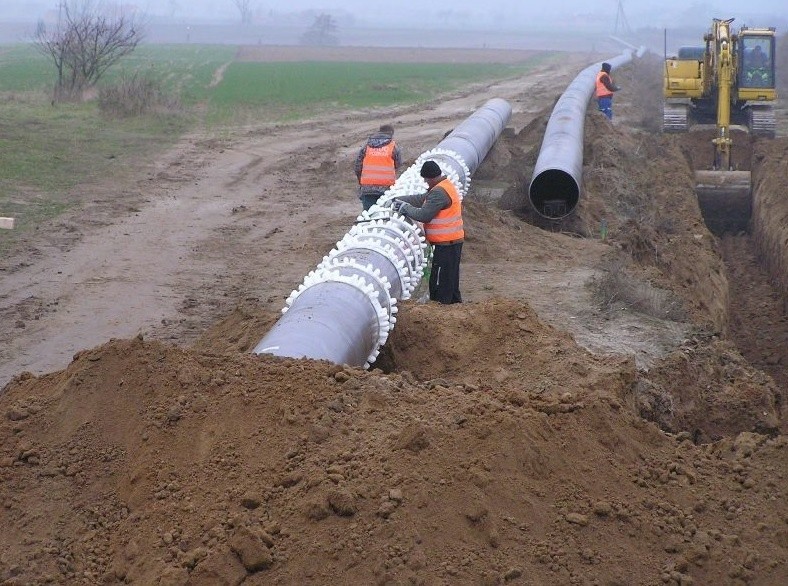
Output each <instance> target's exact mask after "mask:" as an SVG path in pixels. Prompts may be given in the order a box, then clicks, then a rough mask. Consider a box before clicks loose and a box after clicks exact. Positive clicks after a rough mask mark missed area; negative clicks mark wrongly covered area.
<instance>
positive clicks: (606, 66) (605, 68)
mask: <svg viewBox="0 0 788 586" xmlns="http://www.w3.org/2000/svg"><path fill="white" fill-rule="evenodd" d="M602 71H604V72H605V73H610V63H603V64H602Z"/></svg>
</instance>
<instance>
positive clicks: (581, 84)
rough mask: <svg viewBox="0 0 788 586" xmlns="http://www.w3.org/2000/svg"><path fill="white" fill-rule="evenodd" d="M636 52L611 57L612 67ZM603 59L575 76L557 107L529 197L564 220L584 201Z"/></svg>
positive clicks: (543, 211) (546, 214)
mask: <svg viewBox="0 0 788 586" xmlns="http://www.w3.org/2000/svg"><path fill="white" fill-rule="evenodd" d="M631 60H632V51H630V50H627V51H625V52H624V53H622V54H621V55H619V56H617V57H614V58H612V59H608V60H607V63H610V66H611V68H612V69H616V68H617V67H620V66H621V65H624V64H626V63H629V62H630V61H631ZM601 67H602V61H600V62H599V63H595V64H594V65H589V66H588V67H586V68H585V69H584V70H583V71H581V72H580V74H579V75H578V76H577V77H575V79H574V80H573V81H572V83H571V84H569V86H568V87H567V88H566V91H564V93H563V94H561V97H560V98H559V99H558V102H556V105H555V107H554V108H553V112H552V114H550V119H549V120H548V121H547V128H546V130H545V133H544V138H543V139H542V147H541V149H540V150H539V157H538V158H537V160H536V166H535V167H534V174H533V179H532V180H531V184H530V186H529V188H528V197H529V200H530V202H531V205H532V206H533V208H534V210H536V212H537V213H538V214H540V215H541V216H544V217H546V218H551V219H560V218H562V217H564V216H567V215H569V214H571V213H572V212H573V211H574V209H575V207H576V206H577V202H578V201H579V200H580V193H581V185H582V181H583V131H584V128H585V117H586V109H587V107H588V102H589V100H590V99H591V97H592V95H593V93H594V86H595V82H596V75H597V72H598V71H599V70H600V69H601Z"/></svg>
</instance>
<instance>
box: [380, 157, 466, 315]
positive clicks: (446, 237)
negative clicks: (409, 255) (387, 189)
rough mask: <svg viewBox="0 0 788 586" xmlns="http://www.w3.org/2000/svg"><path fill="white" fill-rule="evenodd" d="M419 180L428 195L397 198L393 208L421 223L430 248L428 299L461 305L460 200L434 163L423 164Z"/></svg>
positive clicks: (461, 240)
mask: <svg viewBox="0 0 788 586" xmlns="http://www.w3.org/2000/svg"><path fill="white" fill-rule="evenodd" d="M421 176H422V178H424V180H425V181H426V182H427V187H428V191H427V193H426V194H423V195H407V196H405V197H401V198H398V199H396V200H394V202H393V204H392V205H393V208H394V210H395V211H397V212H399V213H400V214H402V215H403V216H406V217H408V218H411V219H413V220H416V221H417V222H422V223H423V224H424V233H425V235H426V236H427V242H429V243H430V244H432V245H433V250H432V268H431V273H430V299H431V300H432V301H438V302H439V303H444V304H449V303H462V295H461V294H460V258H461V256H462V243H463V240H464V239H465V231H464V229H463V224H462V199H461V198H460V194H459V192H458V191H457V188H456V187H455V186H454V184H453V183H452V182H451V181H450V180H449V179H447V178H446V176H445V175H444V174H443V173H442V171H441V168H440V167H439V166H438V163H436V162H435V161H425V163H424V164H423V165H422V166H421Z"/></svg>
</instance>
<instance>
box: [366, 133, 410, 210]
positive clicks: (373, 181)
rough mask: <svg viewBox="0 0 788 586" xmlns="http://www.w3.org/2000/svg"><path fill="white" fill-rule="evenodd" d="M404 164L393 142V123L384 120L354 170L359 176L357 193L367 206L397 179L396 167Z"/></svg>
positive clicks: (376, 199)
mask: <svg viewBox="0 0 788 586" xmlns="http://www.w3.org/2000/svg"><path fill="white" fill-rule="evenodd" d="M401 166H402V153H401V152H400V148H399V146H397V143H396V142H394V127H393V126H391V125H390V124H384V125H383V126H381V127H380V130H379V131H378V132H376V133H375V134H373V135H372V136H370V137H369V138H368V139H367V142H366V143H364V146H362V147H361V148H360V149H359V151H358V155H357V156H356V162H355V164H354V170H355V172H356V177H357V178H358V184H359V190H358V197H359V199H360V200H361V205H362V206H363V208H364V209H365V210H368V209H369V208H370V207H372V205H373V204H375V203H376V202H377V201H378V198H379V197H380V196H381V195H383V194H384V193H385V192H386V190H387V189H388V188H389V187H391V186H392V185H394V181H396V179H397V174H396V171H397V168H398V167H401Z"/></svg>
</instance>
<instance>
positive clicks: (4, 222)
mask: <svg viewBox="0 0 788 586" xmlns="http://www.w3.org/2000/svg"><path fill="white" fill-rule="evenodd" d="M0 228H5V229H6V230H12V229H13V228H14V218H0Z"/></svg>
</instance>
